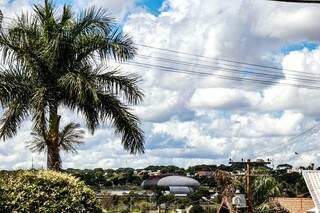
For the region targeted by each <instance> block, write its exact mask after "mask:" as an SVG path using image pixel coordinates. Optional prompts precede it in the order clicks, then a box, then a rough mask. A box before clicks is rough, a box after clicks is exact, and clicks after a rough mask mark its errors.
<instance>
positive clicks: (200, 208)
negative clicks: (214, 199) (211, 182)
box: [190, 204, 205, 213]
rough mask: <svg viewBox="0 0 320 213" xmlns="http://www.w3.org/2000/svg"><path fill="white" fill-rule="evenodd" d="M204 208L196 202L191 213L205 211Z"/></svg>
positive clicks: (202, 212)
mask: <svg viewBox="0 0 320 213" xmlns="http://www.w3.org/2000/svg"><path fill="white" fill-rule="evenodd" d="M204 212H205V211H204V209H203V208H202V207H201V206H200V205H199V204H196V205H194V206H193V207H192V208H191V209H190V213H204Z"/></svg>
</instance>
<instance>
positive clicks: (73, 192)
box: [0, 171, 101, 213]
mask: <svg viewBox="0 0 320 213" xmlns="http://www.w3.org/2000/svg"><path fill="white" fill-rule="evenodd" d="M0 211H1V212H21V213H24V212H26V213H27V212H35V213H42V212H43V213H48V212H70V213H73V212H74V213H78V212H92V213H99V212H101V209H100V204H99V203H98V202H97V200H96V196H95V193H94V192H93V191H92V190H91V189H90V188H88V187H87V186H86V185H85V184H84V183H83V182H81V181H78V180H77V179H76V178H74V177H72V176H70V175H67V174H63V173H58V172H53V171H21V172H17V173H16V174H14V175H11V176H9V177H6V178H4V179H3V180H2V181H1V182H0Z"/></svg>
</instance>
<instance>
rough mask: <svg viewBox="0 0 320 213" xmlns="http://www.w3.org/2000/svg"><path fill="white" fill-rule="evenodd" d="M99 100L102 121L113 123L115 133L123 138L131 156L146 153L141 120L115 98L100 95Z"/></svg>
mask: <svg viewBox="0 0 320 213" xmlns="http://www.w3.org/2000/svg"><path fill="white" fill-rule="evenodd" d="M99 99H100V101H101V103H100V106H99V107H100V110H99V111H100V116H101V119H102V120H104V121H111V122H112V125H113V126H114V127H115V132H116V133H117V134H120V135H121V137H122V139H121V143H122V145H123V147H124V149H125V150H128V151H130V153H131V154H135V153H144V136H143V130H142V129H140V127H139V124H140V121H139V119H138V118H137V117H136V116H135V115H133V114H132V113H130V112H129V109H128V108H127V107H126V106H125V105H123V104H122V103H121V102H120V101H119V100H118V99H117V98H116V97H115V96H113V95H110V94H106V93H99Z"/></svg>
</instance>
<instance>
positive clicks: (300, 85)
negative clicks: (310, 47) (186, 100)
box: [123, 61, 320, 90]
mask: <svg viewBox="0 0 320 213" xmlns="http://www.w3.org/2000/svg"><path fill="white" fill-rule="evenodd" d="M123 64H127V65H132V66H137V67H144V68H155V69H158V70H162V71H167V72H173V73H182V74H188V75H198V76H213V77H216V78H220V79H225V80H232V81H240V82H251V83H257V84H263V85H269V86H271V85H275V84H277V85H282V86H292V87H296V88H305V89H316V90H318V89H320V87H319V86H314V85H306V84H294V83H287V82H278V81H271V80H262V79H250V78H244V77H234V76H228V75H222V74H216V73H209V72H199V71H191V70H185V69H179V68H175V67H167V66H162V65H153V64H147V63H140V62H134V61H130V62H124V63H123Z"/></svg>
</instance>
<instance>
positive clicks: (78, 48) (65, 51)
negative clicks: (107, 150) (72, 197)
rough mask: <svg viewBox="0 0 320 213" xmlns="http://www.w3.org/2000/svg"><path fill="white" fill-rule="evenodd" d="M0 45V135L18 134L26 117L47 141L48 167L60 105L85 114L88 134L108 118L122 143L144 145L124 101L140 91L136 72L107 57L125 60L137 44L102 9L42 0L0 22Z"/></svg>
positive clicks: (53, 158) (138, 148)
mask: <svg viewBox="0 0 320 213" xmlns="http://www.w3.org/2000/svg"><path fill="white" fill-rule="evenodd" d="M0 49H1V52H2V55H3V57H2V58H3V60H2V61H3V66H2V71H1V72H0V104H1V105H2V107H3V108H5V110H6V111H5V112H4V114H3V116H2V118H1V127H0V138H2V139H3V140H6V139H7V138H10V137H13V136H14V135H16V133H17V130H18V128H19V127H20V125H21V123H22V121H24V120H25V119H27V118H30V117H31V118H32V121H33V128H34V130H37V131H38V130H39V131H40V133H41V135H42V137H43V139H44V141H45V143H46V145H47V152H48V159H47V165H48V168H49V169H53V170H59V169H60V167H61V163H60V161H59V159H60V147H59V145H58V144H59V126H60V118H61V115H60V114H59V109H60V108H61V107H67V108H69V109H71V110H74V111H76V112H78V113H81V114H83V115H84V117H85V120H86V124H87V127H88V129H89V130H90V131H91V133H92V134H93V133H94V131H95V130H96V129H97V128H98V127H99V125H100V124H101V123H105V122H110V123H111V124H112V125H113V127H114V128H115V132H116V133H117V134H120V135H121V136H122V144H123V147H124V149H125V150H128V151H130V153H143V152H144V136H143V131H142V130H141V128H140V127H139V123H140V122H139V119H138V118H137V117H136V116H135V115H133V114H132V113H131V112H130V108H129V107H130V106H132V105H135V104H138V103H139V102H141V100H142V98H143V94H142V92H141V90H140V89H139V87H138V86H137V83H138V82H139V80H140V78H139V76H137V75H134V74H122V73H121V72H120V71H118V70H110V69H109V68H108V66H107V65H108V63H105V62H107V61H108V60H109V59H112V60H115V61H118V62H122V61H126V60H130V59H132V58H133V57H134V56H135V53H136V48H135V47H134V45H133V42H132V40H131V38H130V37H129V36H128V35H123V34H122V33H121V32H120V31H119V30H117V29H116V27H115V25H114V22H113V19H112V18H111V17H110V16H109V15H108V13H107V11H105V10H103V9H96V8H90V9H87V10H85V11H84V12H82V13H81V14H80V15H79V16H78V17H75V15H74V14H73V13H72V10H71V8H70V7H69V6H66V5H65V6H64V7H63V9H62V11H58V10H57V9H56V8H55V6H54V5H53V3H52V2H51V1H49V0H45V2H44V5H43V6H42V5H35V6H34V13H33V14H32V15H28V14H22V15H20V16H18V17H17V19H16V20H15V21H13V22H12V23H11V25H9V26H8V27H6V28H5V27H3V28H1V32H0Z"/></svg>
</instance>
